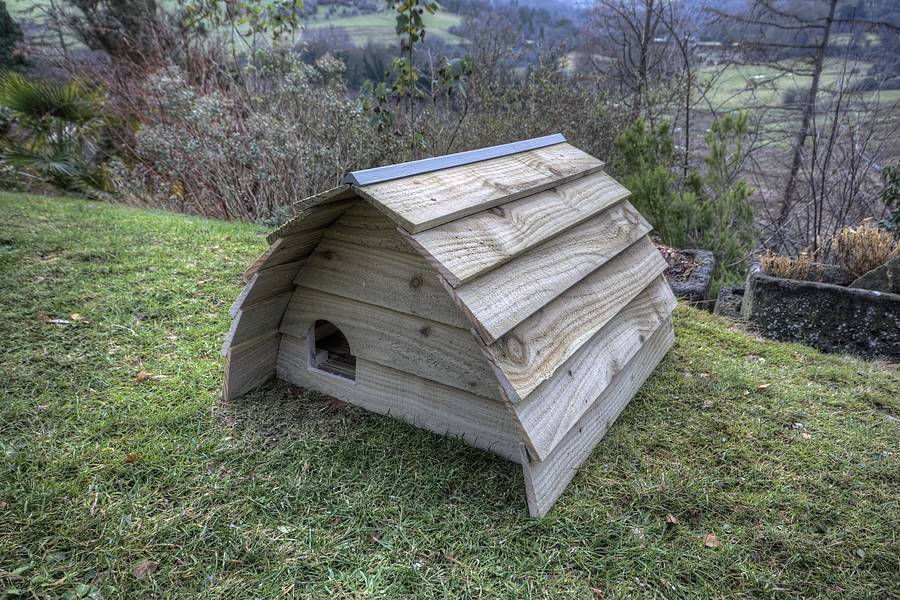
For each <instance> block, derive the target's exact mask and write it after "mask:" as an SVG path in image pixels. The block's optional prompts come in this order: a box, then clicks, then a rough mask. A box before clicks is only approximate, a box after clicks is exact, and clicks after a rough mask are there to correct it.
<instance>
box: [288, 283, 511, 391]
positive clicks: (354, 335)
mask: <svg viewBox="0 0 900 600" xmlns="http://www.w3.org/2000/svg"><path fill="white" fill-rule="evenodd" d="M316 319H323V320H326V321H329V322H331V323H333V324H334V325H335V326H337V327H338V329H340V330H341V332H342V333H343V334H344V335H345V336H346V337H347V340H348V341H349V342H350V350H351V351H352V352H353V354H354V355H355V356H356V357H357V358H358V359H365V360H369V361H372V362H376V363H378V364H380V365H383V366H386V367H391V368H393V369H396V370H399V371H404V372H406V373H412V374H414V375H418V376H420V377H423V378H425V379H430V380H432V381H437V382H439V383H443V384H445V385H449V386H451V387H457V388H459V389H463V390H465V391H467V392H471V393H473V394H477V395H479V396H484V397H485V398H493V399H499V389H498V387H497V383H496V379H494V377H493V376H492V375H491V369H490V366H489V365H488V364H487V361H486V360H485V359H484V356H483V355H482V353H481V352H480V351H479V348H478V344H477V343H476V341H475V337H474V336H473V335H472V334H471V332H469V331H467V330H464V329H459V328H457V327H451V326H449V325H445V324H443V323H438V322H437V321H432V320H428V319H423V318H421V317H416V316H413V315H407V314H403V313H400V312H397V311H393V310H389V309H386V308H382V307H380V306H375V305H373V304H366V303H363V302H360V301H358V300H352V299H349V298H343V297H341V296H335V295H334V294H329V293H327V292H322V291H319V290H314V289H311V288H307V287H303V286H298V287H297V290H296V291H295V292H294V296H293V299H292V300H291V303H290V305H289V306H288V309H287V311H286V313H285V315H284V320H283V321H282V324H281V331H282V332H283V333H285V334H288V335H292V336H294V337H305V336H306V334H307V332H308V331H309V329H310V327H311V326H312V325H313V323H314V321H315V320H316Z"/></svg>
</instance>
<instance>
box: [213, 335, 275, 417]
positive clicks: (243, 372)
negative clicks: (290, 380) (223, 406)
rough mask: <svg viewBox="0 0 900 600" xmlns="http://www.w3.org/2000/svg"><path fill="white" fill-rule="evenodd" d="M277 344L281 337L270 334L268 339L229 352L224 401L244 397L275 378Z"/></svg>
mask: <svg viewBox="0 0 900 600" xmlns="http://www.w3.org/2000/svg"><path fill="white" fill-rule="evenodd" d="M280 342H281V335H280V334H279V333H278V332H274V331H273V332H271V333H270V334H269V335H267V336H263V337H260V338H256V339H253V340H251V341H249V342H247V343H244V344H240V345H237V346H234V347H232V348H229V349H228V352H227V353H226V355H225V381H224V385H223V387H222V396H223V398H224V399H225V400H232V399H234V398H237V397H238V396H240V395H241V394H246V393H247V392H249V391H250V390H252V389H254V388H255V387H257V386H258V385H260V384H262V383H265V382H266V381H268V380H269V379H271V378H272V376H273V375H275V361H276V359H277V357H278V347H279V344H280Z"/></svg>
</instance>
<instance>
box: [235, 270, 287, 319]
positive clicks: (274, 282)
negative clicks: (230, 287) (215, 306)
mask: <svg viewBox="0 0 900 600" xmlns="http://www.w3.org/2000/svg"><path fill="white" fill-rule="evenodd" d="M303 262H304V261H302V260H298V261H295V262H292V263H284V264H281V265H276V266H274V267H269V268H268V269H263V270H262V271H257V272H256V273H254V274H253V277H251V278H250V281H248V282H247V285H245V286H244V289H243V290H241V293H240V295H239V296H238V297H237V299H236V300H235V301H234V303H233V304H232V305H231V309H229V311H228V312H229V314H230V315H231V316H232V317H234V316H236V315H237V313H238V311H239V310H240V309H241V308H247V307H249V306H253V305H254V304H256V303H257V302H261V301H262V300H265V299H267V298H271V297H272V296H277V295H278V294H281V293H283V292H287V291H289V290H291V289H293V287H294V277H296V276H297V273H298V272H300V267H301V266H303Z"/></svg>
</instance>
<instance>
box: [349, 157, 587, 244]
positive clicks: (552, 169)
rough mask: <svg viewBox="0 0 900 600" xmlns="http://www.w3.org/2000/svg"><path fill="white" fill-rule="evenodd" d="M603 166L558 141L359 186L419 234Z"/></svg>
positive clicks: (367, 197)
mask: <svg viewBox="0 0 900 600" xmlns="http://www.w3.org/2000/svg"><path fill="white" fill-rule="evenodd" d="M601 168H603V163H602V162H600V161H599V160H597V159H596V158H594V157H592V156H591V155H589V154H587V153H585V152H582V151H581V150H579V149H577V148H575V147H573V146H570V145H569V144H555V145H553V146H547V147H545V148H539V149H536V150H529V151H527V152H521V153H518V154H512V155H509V156H504V157H501V158H495V159H492V160H486V161H483V162H478V163H473V164H470V165H463V166H459V167H453V168H450V169H446V170H443V171H436V172H434V173H427V174H424V175H416V176H414V177H406V178H404V179H396V180H394V181H386V182H384V183H376V184H373V185H368V186H365V187H361V188H356V189H357V190H358V193H359V194H360V195H361V196H363V197H364V198H366V199H368V200H370V201H371V202H372V203H374V204H375V205H376V206H377V207H379V208H381V209H382V210H383V211H384V212H385V213H386V214H387V215H388V216H389V217H390V218H391V219H393V220H394V221H395V222H396V223H398V224H399V225H400V226H401V227H403V228H404V229H405V230H406V231H408V232H409V233H418V232H420V231H424V230H426V229H430V228H432V227H436V226H438V225H441V224H443V223H449V222H450V221H454V220H456V219H459V218H462V217H465V216H467V215H471V214H473V213H476V212H479V211H482V210H486V209H489V208H493V207H495V206H498V205H500V204H504V203H506V202H510V201H512V200H515V199H516V198H521V197H523V196H527V195H529V194H534V193H536V192H539V191H542V190H545V189H548V188H551V187H555V186H558V185H561V184H563V183H565V182H567V181H571V180H572V179H575V178H578V177H582V176H584V175H588V174H590V173H593V172H596V171H599V170H600V169H601Z"/></svg>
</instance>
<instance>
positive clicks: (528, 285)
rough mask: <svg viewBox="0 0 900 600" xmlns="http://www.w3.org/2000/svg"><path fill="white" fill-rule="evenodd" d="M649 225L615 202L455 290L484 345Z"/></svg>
mask: <svg viewBox="0 0 900 600" xmlns="http://www.w3.org/2000/svg"><path fill="white" fill-rule="evenodd" d="M650 229H651V227H650V224H649V223H648V222H647V221H646V220H644V218H643V217H641V215H640V214H639V213H638V212H637V210H635V208H634V207H633V206H631V204H630V203H629V202H622V203H619V204H616V205H614V206H613V207H611V208H608V209H607V210H605V211H603V212H602V213H600V214H598V215H596V216H594V217H593V218H591V219H589V220H587V221H585V222H584V223H582V224H580V225H576V226H575V227H573V228H572V229H569V230H568V231H565V232H563V233H561V234H560V235H558V236H556V237H555V238H552V239H551V240H549V241H547V242H545V243H543V244H541V245H540V246H538V247H536V248H533V249H531V250H529V251H528V252H526V253H525V254H523V255H521V256H519V257H517V258H516V259H515V260H513V261H511V262H508V263H505V264H503V265H501V266H499V267H497V268H496V269H494V270H492V271H489V272H487V273H485V274H484V275H482V276H480V277H478V278H477V279H475V280H473V281H471V282H469V283H466V284H464V285H462V286H460V287H458V288H456V289H455V290H454V294H455V296H456V299H457V302H458V303H459V304H460V306H461V307H462V308H463V310H464V312H465V313H466V314H467V315H468V316H469V317H470V318H471V320H472V323H473V324H474V326H475V328H476V330H477V331H478V333H479V334H480V335H481V337H482V339H483V340H484V341H485V343H486V344H492V343H493V342H495V341H496V340H497V339H498V338H500V336H502V335H503V334H504V333H506V332H507V331H509V330H510V329H512V328H513V327H515V326H516V325H518V324H519V323H521V322H522V321H524V320H525V319H526V318H527V317H529V316H531V315H532V314H534V313H535V312H536V311H537V310H538V309H539V308H541V307H542V306H544V305H546V304H547V303H548V302H550V301H551V300H553V299H554V298H556V297H557V296H559V295H560V294H561V293H563V292H564V291H565V290H567V289H569V288H570V287H571V286H573V285H574V284H576V283H577V282H579V281H581V279H583V278H584V277H585V276H587V275H588V274H589V273H592V272H593V271H594V270H596V269H597V268H599V267H600V266H601V265H603V264H604V263H606V262H607V261H608V260H610V259H611V258H612V257H614V256H615V255H617V254H618V253H620V252H622V251H623V250H625V249H626V248H628V247H629V246H630V245H631V244H633V243H634V242H636V241H637V240H638V238H640V237H641V236H643V235H645V234H646V233H647V232H649V231H650Z"/></svg>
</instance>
